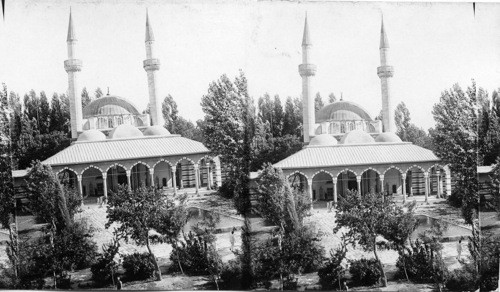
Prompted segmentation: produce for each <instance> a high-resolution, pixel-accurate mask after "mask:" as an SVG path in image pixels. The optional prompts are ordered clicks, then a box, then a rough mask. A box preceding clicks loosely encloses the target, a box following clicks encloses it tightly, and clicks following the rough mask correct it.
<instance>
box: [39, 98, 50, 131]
mask: <svg viewBox="0 0 500 292" xmlns="http://www.w3.org/2000/svg"><path fill="white" fill-rule="evenodd" d="M38 124H39V125H40V126H39V129H40V133H42V134H47V133H49V126H50V105H49V101H48V99H47V96H46V95H45V92H43V91H42V92H41V93H40V114H39V121H38Z"/></svg>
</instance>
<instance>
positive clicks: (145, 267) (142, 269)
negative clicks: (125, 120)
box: [122, 253, 155, 280]
mask: <svg viewBox="0 0 500 292" xmlns="http://www.w3.org/2000/svg"><path fill="white" fill-rule="evenodd" d="M122 266H123V268H124V269H125V276H126V277H127V280H145V279H149V278H151V277H152V276H153V275H154V272H155V266H154V264H153V262H152V261H151V256H150V255H149V253H133V254H130V255H126V256H125V257H124V258H123V264H122Z"/></svg>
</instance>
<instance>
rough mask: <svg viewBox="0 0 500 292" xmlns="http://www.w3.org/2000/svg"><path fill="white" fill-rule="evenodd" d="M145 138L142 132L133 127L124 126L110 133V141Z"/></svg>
mask: <svg viewBox="0 0 500 292" xmlns="http://www.w3.org/2000/svg"><path fill="white" fill-rule="evenodd" d="M140 136H144V135H143V134H142V132H141V131H140V130H139V129H137V128H136V127H134V126H132V125H127V124H122V125H119V126H118V127H116V128H114V129H113V130H111V132H109V138H110V139H121V138H132V137H140Z"/></svg>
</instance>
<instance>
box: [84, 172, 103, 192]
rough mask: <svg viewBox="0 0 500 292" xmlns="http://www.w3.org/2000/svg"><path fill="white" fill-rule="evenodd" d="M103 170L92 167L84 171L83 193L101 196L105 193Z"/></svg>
mask: <svg viewBox="0 0 500 292" xmlns="http://www.w3.org/2000/svg"><path fill="white" fill-rule="evenodd" d="M103 186H104V184H103V178H102V172H101V171H100V170H99V169H97V168H95V167H90V168H88V169H86V170H85V171H84V172H83V173H82V195H83V197H84V198H87V197H89V196H90V197H100V196H103V195H104V187H103Z"/></svg>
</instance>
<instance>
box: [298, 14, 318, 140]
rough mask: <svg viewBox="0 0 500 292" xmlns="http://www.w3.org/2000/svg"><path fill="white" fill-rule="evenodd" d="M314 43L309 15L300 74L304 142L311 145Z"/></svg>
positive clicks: (313, 128) (304, 36) (312, 132)
mask: <svg viewBox="0 0 500 292" xmlns="http://www.w3.org/2000/svg"><path fill="white" fill-rule="evenodd" d="M311 49H312V43H311V39H310V36H309V25H308V23H307V13H306V17H305V22H304V35H303V37H302V64H300V65H299V74H300V76H301V77H302V103H303V107H302V117H303V129H304V130H303V131H304V142H305V143H309V141H310V139H311V137H313V136H314V135H315V123H316V120H315V112H314V96H313V89H312V77H313V76H314V75H316V65H313V64H311V62H310V61H311Z"/></svg>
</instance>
